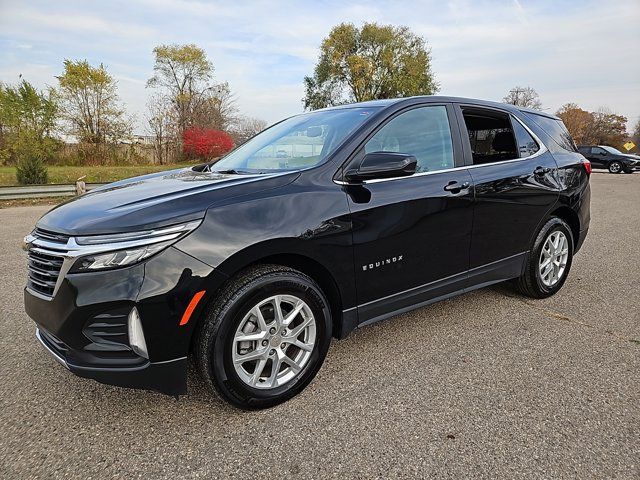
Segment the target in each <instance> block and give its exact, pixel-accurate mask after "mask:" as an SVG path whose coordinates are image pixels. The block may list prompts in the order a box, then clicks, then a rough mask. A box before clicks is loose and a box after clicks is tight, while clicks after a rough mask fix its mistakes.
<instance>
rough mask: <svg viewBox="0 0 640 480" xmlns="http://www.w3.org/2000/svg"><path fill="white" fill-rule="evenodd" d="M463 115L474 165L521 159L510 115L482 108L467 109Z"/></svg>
mask: <svg viewBox="0 0 640 480" xmlns="http://www.w3.org/2000/svg"><path fill="white" fill-rule="evenodd" d="M462 115H463V117H464V123H465V125H466V126H467V132H468V134H469V144H470V145H471V152H472V154H473V164H474V165H482V164H484V163H493V162H503V161H505V160H515V159H517V158H520V155H519V153H518V148H517V146H516V142H515V138H514V133H513V128H512V126H511V121H510V120H509V115H507V114H506V113H500V112H496V111H494V110H483V109H480V108H465V109H463V111H462Z"/></svg>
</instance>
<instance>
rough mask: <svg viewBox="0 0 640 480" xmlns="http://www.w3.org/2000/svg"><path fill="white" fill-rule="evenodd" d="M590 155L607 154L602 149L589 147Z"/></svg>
mask: <svg viewBox="0 0 640 480" xmlns="http://www.w3.org/2000/svg"><path fill="white" fill-rule="evenodd" d="M591 153H595V154H596V155H602V154H603V153H607V152H605V151H604V149H603V148H600V147H591Z"/></svg>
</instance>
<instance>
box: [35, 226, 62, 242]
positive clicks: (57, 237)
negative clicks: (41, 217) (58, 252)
mask: <svg viewBox="0 0 640 480" xmlns="http://www.w3.org/2000/svg"><path fill="white" fill-rule="evenodd" d="M33 235H34V236H35V237H36V238H42V239H43V240H47V241H49V242H56V243H60V244H62V245H65V244H66V243H67V241H68V240H69V235H64V234H62V233H55V232H50V231H49V230H43V229H42V228H36V229H35V230H34V232H33Z"/></svg>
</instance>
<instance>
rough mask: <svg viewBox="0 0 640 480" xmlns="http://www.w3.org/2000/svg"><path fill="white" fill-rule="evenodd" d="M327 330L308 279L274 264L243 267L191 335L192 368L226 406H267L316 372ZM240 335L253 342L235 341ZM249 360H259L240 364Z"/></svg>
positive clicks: (319, 295)
mask: <svg viewBox="0 0 640 480" xmlns="http://www.w3.org/2000/svg"><path fill="white" fill-rule="evenodd" d="M264 302H266V303H264ZM276 304H278V305H279V306H280V309H279V311H280V316H278V315H277V311H278V310H277V309H276ZM296 308H299V309H300V310H299V313H295V312H293V310H294V309H296ZM256 309H257V310H256ZM258 315H260V317H261V319H259V318H258ZM290 317H293V320H292V321H291V323H289V324H288V325H286V326H285V321H286V320H287V319H288V318H290ZM278 318H280V319H284V320H282V321H279V320H277V319H278ZM260 325H262V326H260ZM276 325H278V327H277V329H276ZM331 325H332V319H331V309H330V308H329V302H328V301H327V299H326V297H325V295H324V294H323V292H322V290H321V289H320V287H319V286H318V285H317V284H316V282H314V281H313V280H312V279H311V278H310V277H308V276H307V275H305V274H303V273H301V272H299V271H297V270H294V269H291V268H288V267H284V266H280V265H260V266H256V267H251V268H249V269H247V270H245V271H243V272H240V273H239V274H238V275H236V276H235V277H233V278H232V279H231V280H230V281H229V282H228V283H227V284H226V285H225V286H224V287H223V288H222V290H221V291H220V292H219V293H218V295H216V297H215V298H214V299H213V300H212V301H211V302H210V303H209V305H208V307H207V309H206V312H205V314H204V317H203V318H202V321H201V322H200V324H199V326H198V330H197V331H196V333H195V338H194V348H193V355H194V357H195V358H194V360H195V364H196V367H197V369H198V371H199V373H200V375H201V376H202V377H203V379H204V380H205V382H206V383H207V384H208V386H209V387H210V388H211V389H212V390H213V391H214V392H215V393H217V394H218V395H219V396H220V397H221V398H222V399H224V400H226V401H228V402H229V403H231V404H232V405H235V406H236V407H239V408H242V409H245V410H257V409H262V408H268V407H273V406H275V405H277V404H279V403H282V402H284V401H286V400H288V399H290V398H292V397H294V396H295V395H297V394H298V393H300V392H301V391H302V390H303V389H304V388H305V387H306V386H307V385H308V384H309V383H310V382H311V380H313V378H314V377H315V375H316V373H318V370H319V369H320V367H321V365H322V362H323V361H324V359H325V357H326V355H327V351H328V349H329V344H330V343H331V334H332V332H331ZM296 329H299V330H300V333H299V334H298V335H296V333H295V332H296ZM273 330H276V331H275V332H273ZM261 335H263V336H261ZM291 335H293V336H291ZM246 336H253V337H258V336H261V337H260V339H256V340H251V341H244V340H243V341H241V340H238V338H240V337H242V338H246ZM293 342H295V343H293ZM303 348H304V349H303ZM274 352H275V353H274ZM251 355H254V356H255V355H260V358H259V359H256V360H255V361H251V360H249V361H244V362H242V359H243V358H245V357H246V358H250V356H251ZM287 356H291V357H292V359H294V360H295V362H294V363H295V365H296V367H295V368H294V366H293V365H291V364H290V362H289V363H287V362H288V361H289V360H292V359H289V360H287V359H286V358H285V357H287ZM234 359H235V362H234ZM296 359H297V360H296ZM240 362H242V363H240ZM261 362H262V363H261ZM264 362H266V363H264ZM276 365H277V366H276ZM260 367H261V369H260V371H259V372H256V371H257V370H258V369H259V368H260ZM252 368H253V369H252ZM274 370H275V374H274Z"/></svg>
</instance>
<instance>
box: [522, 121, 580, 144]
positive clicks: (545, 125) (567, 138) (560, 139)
mask: <svg viewBox="0 0 640 480" xmlns="http://www.w3.org/2000/svg"><path fill="white" fill-rule="evenodd" d="M522 113H523V114H524V116H525V117H527V118H528V119H531V120H533V121H534V122H535V123H536V124H538V125H539V126H540V128H542V129H543V130H544V131H545V132H546V133H547V135H549V136H550V137H551V138H553V140H554V141H555V142H556V143H557V144H558V145H560V147H562V148H563V149H565V150H568V151H570V152H577V151H578V149H577V148H576V144H575V143H574V141H573V138H571V134H570V133H569V130H567V127H565V126H564V123H562V120H560V119H554V118H549V117H545V116H543V115H538V114H536V113H531V112H522ZM547 146H548V145H547Z"/></svg>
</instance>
